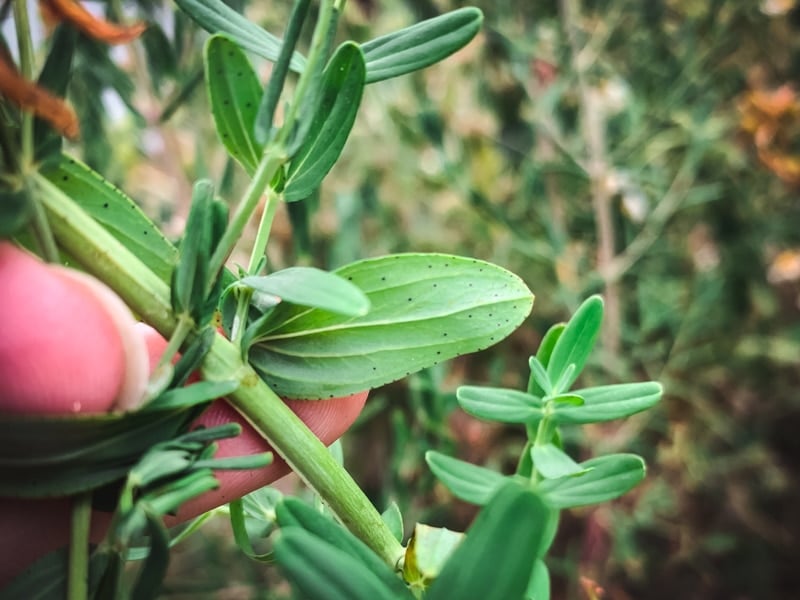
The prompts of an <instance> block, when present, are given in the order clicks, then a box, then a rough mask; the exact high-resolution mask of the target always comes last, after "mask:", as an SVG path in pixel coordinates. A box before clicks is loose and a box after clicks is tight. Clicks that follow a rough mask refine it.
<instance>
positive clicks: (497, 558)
mask: <svg viewBox="0 0 800 600" xmlns="http://www.w3.org/2000/svg"><path fill="white" fill-rule="evenodd" d="M549 512H550V511H549V509H548V507H547V506H546V505H545V503H544V502H543V501H542V499H541V498H540V497H539V496H538V495H537V494H536V493H534V492H533V491H531V490H530V489H528V488H526V487H524V486H521V485H517V484H513V483H509V484H506V485H505V486H503V488H502V489H500V491H499V492H497V494H495V495H494V496H493V497H492V499H491V501H490V502H489V504H488V505H487V506H486V507H485V508H484V509H483V510H482V511H481V512H480V514H479V515H478V518H477V519H476V520H475V523H474V524H473V525H472V527H470V529H469V531H467V535H466V537H465V539H464V541H463V542H461V544H460V545H459V546H458V548H457V549H456V551H455V552H454V553H453V555H452V556H451V557H450V560H448V561H447V565H445V568H444V569H443V570H442V572H441V574H440V575H439V577H437V578H436V581H434V582H433V585H431V587H430V588H428V590H427V592H426V594H425V598H426V600H451V599H454V598H480V599H481V600H510V599H512V598H523V597H524V595H525V591H526V590H527V589H528V582H529V581H530V579H531V570H532V565H533V564H534V561H535V560H536V552H537V550H538V548H539V547H540V546H541V545H542V540H543V539H544V537H545V534H546V532H545V524H546V523H547V519H548V516H549Z"/></svg>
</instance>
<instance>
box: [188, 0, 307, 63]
mask: <svg viewBox="0 0 800 600" xmlns="http://www.w3.org/2000/svg"><path fill="white" fill-rule="evenodd" d="M175 3H176V4H177V5H178V6H179V7H180V8H181V10H183V11H184V12H185V13H186V14H188V15H189V16H190V17H191V18H192V20H193V21H195V23H197V24H198V25H200V27H202V28H203V29H205V30H206V31H208V32H209V33H227V34H228V35H229V36H230V37H231V39H233V40H234V41H235V42H236V43H237V44H238V45H239V46H241V47H242V48H244V49H245V50H247V51H249V52H253V53H254V54H257V55H259V56H262V57H264V58H266V59H267V60H271V61H273V62H274V61H276V60H277V59H278V55H279V54H280V50H281V40H280V39H278V38H277V37H275V36H274V35H272V34H271V33H269V32H267V31H265V30H264V29H262V28H261V27H259V26H258V25H256V24H255V23H253V22H251V21H249V20H248V19H247V18H246V17H244V16H243V15H241V14H239V13H238V12H236V11H235V10H233V9H232V8H230V7H229V6H227V5H226V4H225V3H224V2H222V0H175ZM305 64H306V59H305V58H304V57H303V56H302V55H301V54H299V53H298V52H295V53H294V55H293V56H292V62H291V65H290V68H291V69H292V70H293V71H297V72H298V73H299V72H302V70H303V68H304V67H305Z"/></svg>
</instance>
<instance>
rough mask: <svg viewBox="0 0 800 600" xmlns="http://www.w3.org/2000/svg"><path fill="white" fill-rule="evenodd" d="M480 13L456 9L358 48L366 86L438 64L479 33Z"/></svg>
mask: <svg viewBox="0 0 800 600" xmlns="http://www.w3.org/2000/svg"><path fill="white" fill-rule="evenodd" d="M482 22H483V13H481V11H480V10H478V9H477V8H473V7H467V8H460V9H458V10H454V11H451V12H448V13H445V14H443V15H439V16H438V17H434V18H432V19H427V20H425V21H421V22H419V23H417V24H415V25H411V26H410V27H406V28H405V29H401V30H399V31H395V32H393V33H390V34H388V35H384V36H381V37H379V38H375V39H374V40H370V41H369V42H367V43H365V44H363V45H362V49H363V50H364V57H365V58H366V63H367V83H374V82H376V81H382V80H384V79H389V78H391V77H397V76H398V75H404V74H406V73H411V72H412V71H417V70H419V69H423V68H425V67H428V66H430V65H432V64H434V63H437V62H439V61H440V60H442V59H443V58H446V57H448V56H450V55H451V54H453V53H454V52H456V51H457V50H459V49H461V48H463V47H464V46H466V45H467V43H469V41H470V40H471V39H472V38H473V37H475V35H476V34H477V33H478V31H480V28H481V23H482Z"/></svg>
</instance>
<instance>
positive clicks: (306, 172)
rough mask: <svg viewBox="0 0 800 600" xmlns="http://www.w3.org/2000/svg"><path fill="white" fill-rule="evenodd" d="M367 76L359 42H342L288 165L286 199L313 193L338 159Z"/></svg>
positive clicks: (353, 118) (332, 59) (299, 198)
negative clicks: (309, 123)
mask: <svg viewBox="0 0 800 600" xmlns="http://www.w3.org/2000/svg"><path fill="white" fill-rule="evenodd" d="M365 76H366V69H365V67H364V55H363V54H362V53H361V50H360V49H359V47H358V45H356V44H353V43H352V42H345V43H344V44H342V45H341V46H339V48H338V49H337V50H336V53H335V54H334V55H333V57H332V58H331V60H330V63H329V64H328V66H327V67H326V68H325V72H324V75H323V77H324V79H323V82H322V90H321V98H320V103H319V106H318V108H317V112H316V114H315V115H314V118H313V120H312V122H311V126H310V128H309V130H308V133H307V134H306V137H305V140H304V141H303V144H302V145H301V146H300V148H299V149H298V151H297V153H296V154H295V156H294V157H293V159H292V162H291V164H290V165H289V170H288V173H287V177H288V178H287V181H286V184H285V187H284V192H283V193H284V198H285V199H286V201H287V202H292V201H293V200H302V199H304V198H307V197H308V196H310V195H311V193H312V192H313V191H314V190H315V189H316V188H317V187H318V186H319V184H320V183H322V180H323V178H324V177H325V175H327V174H328V171H330V170H331V167H333V165H334V163H336V160H337V159H338V158H339V155H340V154H341V153H342V148H344V144H345V142H346V141H347V136H348V135H350V130H351V129H352V128H353V122H354V121H355V118H356V113H357V112H358V107H359V106H360V104H361V95H362V92H363V91H364V79H365Z"/></svg>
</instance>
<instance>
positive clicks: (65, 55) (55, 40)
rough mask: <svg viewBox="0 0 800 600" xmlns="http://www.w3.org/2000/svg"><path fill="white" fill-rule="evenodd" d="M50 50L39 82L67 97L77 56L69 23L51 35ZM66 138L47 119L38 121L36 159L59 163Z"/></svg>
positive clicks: (34, 140)
mask: <svg viewBox="0 0 800 600" xmlns="http://www.w3.org/2000/svg"><path fill="white" fill-rule="evenodd" d="M50 39H51V41H50V50H49V51H48V53H47V59H46V60H45V63H44V66H43V67H42V70H41V72H40V73H39V78H38V81H37V83H38V84H39V85H40V86H42V87H43V88H45V89H47V90H49V91H51V92H52V93H53V94H54V95H56V96H58V97H60V98H63V97H65V96H66V95H67V85H68V84H69V80H70V77H71V76H72V59H73V57H74V56H75V41H76V39H77V31H76V30H75V28H74V27H70V26H69V25H67V24H61V25H59V26H58V27H57V28H56V30H55V32H53V35H52V36H51V38H50ZM62 141H63V138H62V136H61V134H60V133H58V132H56V131H54V130H53V126H52V125H51V124H50V123H48V122H47V121H45V120H44V119H40V118H38V117H37V118H36V119H35V120H34V125H33V145H34V149H35V154H36V160H37V162H39V163H48V162H50V161H51V160H53V159H55V162H56V164H57V163H58V161H59V160H60V159H59V154H60V153H61V146H62Z"/></svg>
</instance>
